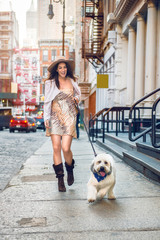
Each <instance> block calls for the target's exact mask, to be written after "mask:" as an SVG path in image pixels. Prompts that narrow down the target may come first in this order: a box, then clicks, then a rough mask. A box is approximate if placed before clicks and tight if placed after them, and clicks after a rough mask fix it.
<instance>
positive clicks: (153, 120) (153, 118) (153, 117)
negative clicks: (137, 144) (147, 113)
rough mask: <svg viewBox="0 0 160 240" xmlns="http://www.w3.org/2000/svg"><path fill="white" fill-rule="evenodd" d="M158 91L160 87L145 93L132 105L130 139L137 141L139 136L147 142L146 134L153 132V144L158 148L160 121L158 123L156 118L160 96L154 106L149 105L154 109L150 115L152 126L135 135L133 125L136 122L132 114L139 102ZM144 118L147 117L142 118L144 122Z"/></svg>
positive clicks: (159, 145)
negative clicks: (157, 136) (157, 139)
mask: <svg viewBox="0 0 160 240" xmlns="http://www.w3.org/2000/svg"><path fill="white" fill-rule="evenodd" d="M158 91H160V88H157V89H155V90H154V91H152V92H150V93H149V94H147V95H145V96H144V97H142V98H141V99H139V100H138V101H137V102H135V103H134V104H133V105H132V107H131V109H130V111H129V140H130V141H136V140H138V139H139V138H141V137H143V141H144V142H145V141H146V134H147V133H150V132H151V133H152V134H151V142H152V145H153V146H154V147H156V148H158V147H160V144H158V143H157V141H156V131H157V127H158V126H159V125H160V122H159V123H158V122H157V119H156V107H157V104H158V103H159V101H160V98H158V99H156V100H155V101H154V103H153V106H152V107H148V109H151V110H152V112H151V117H150V127H147V128H145V129H144V130H143V131H142V132H141V133H140V134H138V135H136V136H135V134H134V137H133V136H132V135H133V134H132V133H133V129H132V127H133V125H134V124H135V119H134V118H133V117H132V116H133V112H134V110H135V108H137V105H138V104H140V103H142V102H143V101H144V100H146V99H147V98H149V97H151V96H152V95H154V94H155V93H157V92H158ZM142 108H143V109H145V107H142ZM144 120H145V119H142V121H141V122H143V123H144Z"/></svg>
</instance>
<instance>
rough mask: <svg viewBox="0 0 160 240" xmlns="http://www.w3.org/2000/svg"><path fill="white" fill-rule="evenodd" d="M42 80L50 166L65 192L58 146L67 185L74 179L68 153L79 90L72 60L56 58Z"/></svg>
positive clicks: (74, 135)
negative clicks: (49, 143) (48, 137)
mask: <svg viewBox="0 0 160 240" xmlns="http://www.w3.org/2000/svg"><path fill="white" fill-rule="evenodd" d="M48 71H49V77H48V79H47V80H46V81H45V102H44V122H45V127H46V136H51V140H52V146H53V162H54V164H53V168H54V170H55V173H56V177H57V178H58V189H59V191H60V192H65V191H66V188H65V184H64V170H63V164H62V157H61V149H62V151H63V155H64V159H65V167H66V170H67V182H68V185H69V186H70V185H72V184H73V182H74V176H73V168H74V163H75V161H74V159H73V154H72V152H71V143H72V138H73V137H75V138H76V117H77V109H76V106H75V103H77V104H78V103H79V100H80V95H81V93H80V89H79V87H78V84H77V83H76V82H75V77H74V76H73V71H74V62H73V61H71V60H66V59H65V58H64V57H60V58H57V59H56V60H55V61H54V62H53V63H52V64H51V65H50V66H49V67H48Z"/></svg>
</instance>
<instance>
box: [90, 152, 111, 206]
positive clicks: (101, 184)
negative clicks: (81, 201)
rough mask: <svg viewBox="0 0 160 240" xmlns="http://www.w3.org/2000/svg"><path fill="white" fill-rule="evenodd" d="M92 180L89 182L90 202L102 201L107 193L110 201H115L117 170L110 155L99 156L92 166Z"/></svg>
mask: <svg viewBox="0 0 160 240" xmlns="http://www.w3.org/2000/svg"><path fill="white" fill-rule="evenodd" d="M91 171H92V173H91V178H90V179H89V181H88V184H87V187H88V195H87V199H88V202H94V201H95V200H96V199H99V200H101V199H102V198H103V197H104V196H105V195H106V194H107V193H108V199H115V196H114V193H113V188H114V185H115V183H116V170H115V166H114V160H113V157H112V156H111V155H110V154H105V153H102V154H98V155H97V156H96V157H95V158H94V160H93V162H92V165H91Z"/></svg>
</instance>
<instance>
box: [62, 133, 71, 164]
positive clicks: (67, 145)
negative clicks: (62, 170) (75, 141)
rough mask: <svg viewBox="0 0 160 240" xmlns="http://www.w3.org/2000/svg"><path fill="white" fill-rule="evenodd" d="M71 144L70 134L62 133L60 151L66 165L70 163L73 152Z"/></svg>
mask: <svg viewBox="0 0 160 240" xmlns="http://www.w3.org/2000/svg"><path fill="white" fill-rule="evenodd" d="M71 144H72V136H70V135H64V136H62V151H63V155H64V159H65V162H66V163H68V165H71V164H72V158H73V154H72V151H71Z"/></svg>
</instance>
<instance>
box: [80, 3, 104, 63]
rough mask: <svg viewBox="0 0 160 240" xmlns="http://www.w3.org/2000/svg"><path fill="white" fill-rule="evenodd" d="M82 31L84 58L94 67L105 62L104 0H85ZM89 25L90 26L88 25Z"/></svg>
mask: <svg viewBox="0 0 160 240" xmlns="http://www.w3.org/2000/svg"><path fill="white" fill-rule="evenodd" d="M83 4H84V6H83V9H84V16H83V31H82V58H84V59H87V60H88V61H89V62H90V63H91V64H92V65H93V66H94V67H97V66H98V65H99V64H101V63H103V56H104V53H103V48H102V34H103V1H99V0H85V1H84V3H83ZM88 25H89V27H88Z"/></svg>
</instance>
